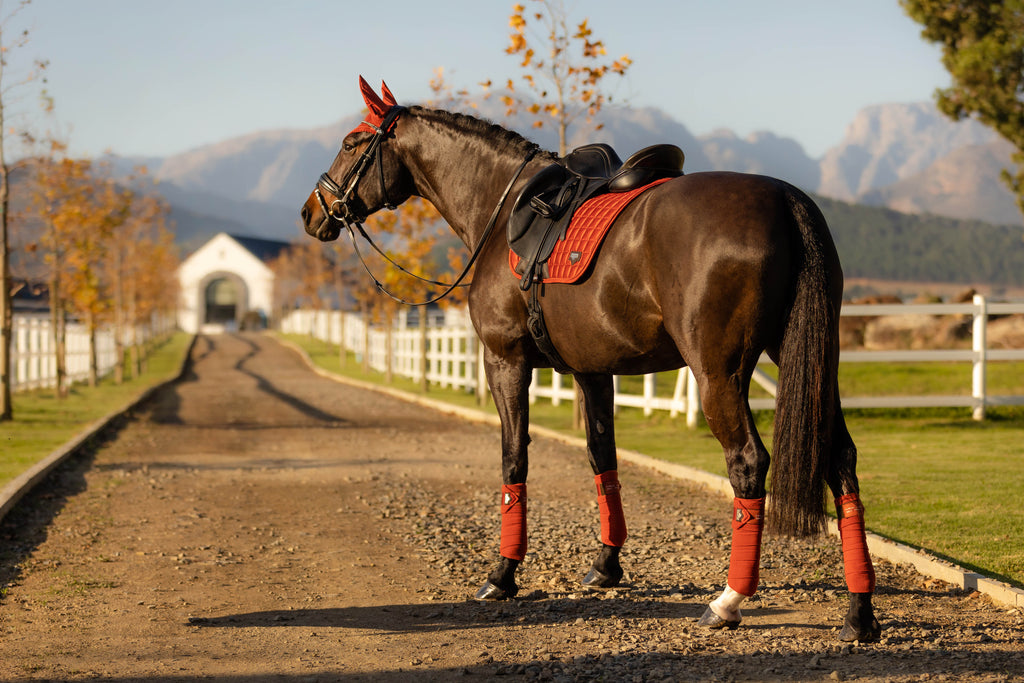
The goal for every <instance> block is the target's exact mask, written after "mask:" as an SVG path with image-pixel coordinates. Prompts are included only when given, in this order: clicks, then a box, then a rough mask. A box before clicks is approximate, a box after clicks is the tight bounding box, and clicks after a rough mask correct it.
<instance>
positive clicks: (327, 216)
mask: <svg viewBox="0 0 1024 683" xmlns="http://www.w3.org/2000/svg"><path fill="white" fill-rule="evenodd" d="M403 111H405V107H400V106H398V105H395V106H393V107H391V109H389V110H388V113H387V114H386V115H385V116H384V120H383V121H382V122H381V124H380V126H379V127H378V126H376V125H374V124H373V123H370V122H369V121H363V125H366V126H369V127H370V128H372V129H373V131H374V133H373V137H372V138H370V144H368V145H367V146H366V149H365V150H363V154H362V155H361V156H360V157H359V161H357V162H356V163H355V164H354V165H353V166H352V168H350V169H349V170H348V173H346V174H345V178H344V179H343V180H342V181H341V184H338V183H335V182H334V181H333V180H332V179H331V177H330V176H329V175H327V174H326V173H321V174H320V179H319V180H318V181H317V183H316V188H315V189H314V190H313V194H314V195H316V200H317V201H318V202H319V203H320V210H321V211H323V214H324V218H323V220H322V221H320V225H318V226H317V228H316V237H317V238H318V239H321V240H322V239H324V238H325V237H327V235H328V234H329V233H327V232H325V231H326V230H327V227H328V225H329V223H330V221H331V219H332V218H333V219H334V220H336V221H338V222H339V223H341V224H342V225H344V226H345V227H346V228H347V229H348V231H349V233H350V234H351V232H352V228H351V227H350V225H351V223H356V224H359V223H361V220H360V219H359V218H357V217H356V215H355V213H353V211H352V206H351V205H350V202H351V201H352V197H354V196H355V193H356V186H358V185H359V181H360V180H362V179H363V176H365V175H366V173H367V171H369V170H370V166H371V165H372V164H373V160H374V157H376V159H377V170H378V174H379V176H380V189H381V192H382V194H383V196H384V208H386V209H388V210H394V208H395V205H394V204H392V203H391V200H390V199H389V198H388V186H387V183H385V182H384V159H383V156H384V155H383V151H382V147H381V143H382V142H384V139H385V138H387V137H388V136H389V135H390V134H391V128H392V127H393V126H394V125H395V122H396V121H397V120H398V117H399V116H400V115H401V114H402V112H403ZM324 192H326V193H327V194H330V195H332V196H333V197H334V201H332V202H331V203H330V206H328V204H327V200H325V199H324ZM360 231H362V228H361V227H360Z"/></svg>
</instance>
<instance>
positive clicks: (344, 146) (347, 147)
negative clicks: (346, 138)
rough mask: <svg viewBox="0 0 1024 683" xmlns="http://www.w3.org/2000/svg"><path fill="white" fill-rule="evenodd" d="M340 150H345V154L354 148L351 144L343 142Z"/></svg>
mask: <svg viewBox="0 0 1024 683" xmlns="http://www.w3.org/2000/svg"><path fill="white" fill-rule="evenodd" d="M341 148H342V149H343V150H345V151H346V152H351V151H352V150H354V149H355V148H356V146H355V145H353V144H352V143H351V142H343V143H341Z"/></svg>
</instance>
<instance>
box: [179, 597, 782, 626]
mask: <svg viewBox="0 0 1024 683" xmlns="http://www.w3.org/2000/svg"><path fill="white" fill-rule="evenodd" d="M509 605H511V606H512V608H511V609H510V608H509ZM518 605H519V603H507V604H501V603H478V602H475V601H468V600H467V601H465V602H439V603H436V604H428V605H423V604H415V605H373V606H370V607H336V608H327V609H296V610H271V611H265V612H249V613H245V614H228V615H223V616H217V617H192V618H190V619H189V620H188V624H189V625H190V626H201V627H214V628H253V627H261V626H263V627H272V628H277V627H304V628H309V627H313V628H318V629H331V628H341V629H371V630H377V631H387V632H390V633H418V632H424V631H431V632H433V631H462V630H468V629H477V628H489V627H493V626H506V625H507V624H508V623H509V622H515V623H519V624H523V625H536V624H549V625H550V624H565V623H574V622H576V620H577V619H579V618H581V617H586V618H589V619H597V618H608V617H613V616H623V617H626V616H627V615H629V614H630V613H635V612H637V611H638V610H642V611H644V613H645V616H647V617H652V616H656V617H658V618H663V619H679V620H685V621H691V620H694V619H696V618H697V617H699V616H700V615H701V614H702V613H703V612H704V604H703V603H700V604H698V603H691V602H678V603H664V602H658V603H652V602H646V601H635V600H629V599H625V600H595V601H593V602H591V601H579V600H552V601H547V602H535V603H532V606H531V607H530V608H526V609H522V608H520V607H519V606H518ZM765 612H767V610H765Z"/></svg>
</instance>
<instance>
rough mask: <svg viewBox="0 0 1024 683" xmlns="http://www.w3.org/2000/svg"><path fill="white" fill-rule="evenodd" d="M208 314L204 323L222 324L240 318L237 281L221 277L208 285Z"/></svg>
mask: <svg viewBox="0 0 1024 683" xmlns="http://www.w3.org/2000/svg"><path fill="white" fill-rule="evenodd" d="M205 298H206V316H205V319H204V320H203V323H204V324H214V325H217V324H220V325H223V324H225V323H228V322H234V321H235V320H238V317H239V316H238V291H237V288H236V287H235V283H233V282H232V281H231V280H229V279H227V278H219V279H217V280H214V281H213V282H211V283H210V284H208V285H206V294H205Z"/></svg>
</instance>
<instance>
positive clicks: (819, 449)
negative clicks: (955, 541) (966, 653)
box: [300, 77, 881, 642]
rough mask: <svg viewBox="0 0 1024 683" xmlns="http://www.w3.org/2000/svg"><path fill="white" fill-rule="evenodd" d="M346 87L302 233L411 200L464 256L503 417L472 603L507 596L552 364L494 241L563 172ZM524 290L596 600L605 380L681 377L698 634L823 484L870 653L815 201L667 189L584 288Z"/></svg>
mask: <svg viewBox="0 0 1024 683" xmlns="http://www.w3.org/2000/svg"><path fill="white" fill-rule="evenodd" d="M359 84H360V90H361V92H362V95H363V98H364V102H365V103H366V107H367V111H368V114H367V117H366V119H365V120H364V121H363V122H362V123H361V124H360V125H359V126H357V127H356V128H355V129H354V130H353V131H352V132H351V133H349V134H348V135H346V136H345V138H344V140H343V142H342V145H341V149H340V150H339V152H338V154H337V156H336V158H335V159H334V161H333V163H332V164H331V166H330V167H329V169H328V170H327V172H326V173H324V174H323V175H321V176H320V179H319V181H318V182H317V184H316V186H315V188H314V190H313V191H312V192H311V193H310V195H309V198H308V199H307V200H306V202H305V203H304V205H303V206H302V209H301V212H300V213H301V218H302V223H303V226H304V229H305V231H306V232H307V233H308V234H309V235H310V236H313V237H316V238H318V239H320V240H323V241H327V240H333V239H337V238H338V237H339V235H340V234H341V232H342V231H343V230H347V231H348V232H349V234H353V233H352V231H353V229H354V228H357V229H358V230H359V231H360V232H362V221H364V220H365V219H366V218H367V217H368V216H370V215H371V214H373V213H374V212H376V211H378V210H380V209H382V208H385V207H387V208H394V207H395V206H397V205H399V204H401V203H402V202H404V201H405V200H407V199H408V198H410V197H412V196H418V197H422V198H425V199H427V200H428V201H430V202H431V203H432V204H433V205H434V206H435V207H436V208H437V210H438V211H439V212H440V214H441V216H442V217H443V218H444V219H445V220H446V221H447V223H448V224H449V225H450V227H451V228H452V230H453V231H454V232H455V233H456V234H457V235H458V237H459V238H461V240H462V241H463V242H464V243H465V244H466V246H467V247H468V248H469V249H470V250H471V251H472V252H473V258H472V259H471V263H472V262H473V261H475V268H476V269H475V271H474V274H473V278H472V283H471V285H470V289H469V297H468V298H469V311H470V317H471V319H472V322H473V325H474V327H475V329H476V332H477V334H478V335H479V338H480V341H481V343H482V345H483V360H484V365H485V372H486V377H487V381H488V384H489V385H490V390H491V393H492V395H493V399H494V404H495V407H496V409H497V413H498V416H499V418H500V423H501V474H502V487H501V496H500V519H501V525H500V529H501V531H500V548H499V553H500V554H499V557H498V560H497V565H496V566H495V568H494V569H493V571H492V572H491V573H490V574H489V575H488V576H487V578H486V580H485V581H484V583H483V584H482V586H481V587H480V588H479V590H478V591H477V592H476V595H475V597H476V598H477V599H478V600H502V599H508V598H513V597H514V596H515V595H516V594H517V592H518V590H519V587H518V585H517V583H516V579H515V574H516V569H517V567H518V566H519V565H520V563H521V562H522V561H523V559H524V558H525V555H526V549H527V523H526V522H527V516H526V509H527V504H526V503H527V495H526V481H527V472H528V457H527V445H528V443H529V441H530V438H529V434H528V426H529V401H528V393H527V392H528V388H529V385H530V381H531V375H532V370H533V369H534V368H544V367H552V361H551V360H550V357H549V355H547V354H545V353H544V352H543V351H542V350H541V349H540V348H538V344H537V342H536V341H535V338H534V337H533V336H532V335H531V333H530V331H529V329H528V307H529V302H528V299H529V297H530V294H527V293H526V292H524V291H523V289H522V288H521V287H520V282H519V280H517V279H516V277H515V276H514V275H513V274H512V272H511V270H510V268H509V244H508V242H507V240H506V239H502V238H501V237H500V236H498V235H496V234H495V233H494V230H493V228H494V226H495V224H497V223H500V222H501V221H507V219H508V216H509V213H510V210H511V209H510V207H509V202H507V201H506V199H507V198H508V197H509V196H510V195H512V194H514V193H515V192H516V191H517V190H519V189H521V188H522V187H523V186H524V184H525V183H526V182H527V180H528V179H529V178H531V177H533V176H534V175H535V174H536V173H537V172H539V171H540V170H541V169H543V168H546V167H549V166H550V165H551V164H553V163H556V162H558V158H557V157H556V155H554V154H553V153H551V152H547V151H544V150H541V149H540V148H539V147H538V146H537V145H536V144H535V143H533V142H530V141H529V140H527V139H526V138H524V137H523V136H521V135H519V134H518V133H515V132H513V131H510V130H507V129H506V128H504V127H502V126H499V125H495V124H492V123H490V122H487V121H484V120H482V119H479V118H476V117H474V116H470V115H465V114H459V113H453V112H448V111H443V110H436V109H430V108H426V107H422V106H408V107H404V106H400V105H399V104H398V103H397V101H396V100H395V97H394V95H393V94H392V93H391V92H390V90H389V89H388V88H387V85H386V84H383V83H382V85H381V93H380V95H378V94H377V93H376V92H375V91H374V90H373V88H372V87H371V86H369V85H368V84H367V83H366V81H365V80H364V79H363V78H362V77H360V79H359ZM364 234H365V233H364ZM456 284H457V282H456ZM534 287H543V296H542V297H540V303H541V306H542V311H543V316H544V318H545V319H546V320H547V321H548V333H549V337H550V342H551V343H552V344H553V345H554V347H555V348H556V349H557V352H558V354H559V355H560V357H561V360H562V361H563V362H564V364H565V365H566V366H567V367H568V368H569V369H570V371H571V373H572V376H573V377H574V378H575V381H576V384H577V388H578V391H579V394H580V398H581V401H582V404H583V409H584V418H585V431H586V444H587V456H588V459H589V462H590V466H591V468H592V469H593V472H594V478H595V484H596V486H597V494H598V503H599V512H600V515H599V516H600V528H601V534H600V536H601V545H600V547H599V548H598V552H597V556H596V558H595V559H594V561H593V563H592V565H591V567H590V568H589V571H587V573H586V575H585V577H584V578H583V579H582V583H583V585H584V586H585V587H586V588H588V589H593V590H600V589H607V588H611V587H614V586H617V585H619V584H620V582H621V580H622V577H623V569H622V566H621V563H620V561H619V556H620V550H621V548H622V546H623V544H624V542H625V540H626V536H627V530H626V524H625V519H624V515H623V511H622V493H621V485H620V483H619V481H618V473H617V459H616V447H615V431H614V420H613V393H614V392H613V385H612V376H613V375H614V374H620V375H622V374H644V373H651V372H660V371H667V370H672V369H677V368H680V367H683V366H688V367H689V368H690V370H691V371H692V372H693V375H694V377H695V378H696V381H697V385H698V387H699V391H700V399H701V405H702V407H703V412H704V416H705V418H706V420H707V424H708V427H709V428H710V430H711V432H712V433H713V434H714V436H715V437H716V438H717V439H718V441H719V442H720V443H721V446H722V449H723V452H724V456H725V461H726V464H727V467H728V475H729V482H730V484H731V486H732V489H733V493H734V499H733V513H732V519H731V523H732V546H731V551H730V561H729V571H728V576H727V581H726V585H725V587H724V588H723V589H722V592H721V593H720V594H719V595H718V597H716V598H715V599H714V600H712V601H711V602H710V603H709V604H708V605H707V607H706V609H705V611H704V613H703V616H701V618H700V620H699V624H700V625H701V626H703V627H706V628H709V629H723V628H725V629H735V628H737V627H738V626H739V624H740V622H741V620H742V612H741V611H740V606H741V604H742V602H743V601H744V600H745V599H747V598H749V597H751V596H753V595H754V594H755V593H756V591H757V586H758V580H759V564H760V549H761V540H762V534H763V531H764V530H765V529H767V530H769V531H770V532H776V533H780V534H785V535H790V536H795V537H800V536H808V535H813V534H817V533H820V532H821V531H822V530H823V528H824V525H825V520H826V510H825V496H826V486H827V488H828V490H829V491H830V492H831V494H832V495H833V497H834V499H835V503H836V511H837V515H838V517H839V528H840V533H841V545H842V551H843V566H844V576H845V580H846V584H847V588H848V591H849V595H850V601H849V608H848V611H847V613H846V615H845V618H844V623H843V628H842V629H841V631H840V633H839V639H840V640H842V641H847V642H849V641H856V640H859V641H872V640H876V639H877V638H878V637H879V635H880V633H881V626H880V624H879V622H878V620H877V619H876V618H875V614H874V608H873V605H872V595H873V593H874V589H875V573H874V567H873V565H872V563H871V558H870V556H869V554H868V550H867V544H866V538H865V527H864V507H863V504H862V503H861V500H860V489H859V485H858V480H857V474H856V464H857V450H856V447H855V445H854V442H853V439H852V437H851V436H850V432H849V430H848V429H847V426H846V422H845V419H844V416H843V412H842V407H841V405H840V399H839V390H838V379H837V376H838V359H839V342H838V320H839V310H840V305H841V300H842V292H843V275H842V270H841V267H840V263H839V257H838V254H837V252H836V249H835V245H834V243H833V241H832V237H831V234H830V233H829V228H828V225H827V223H826V220H825V218H824V216H823V215H822V213H821V211H820V210H819V208H818V207H817V206H816V205H815V203H814V202H813V201H812V200H811V199H810V198H809V197H808V196H807V195H806V194H804V193H803V192H802V191H800V190H799V189H797V188H796V187H794V186H792V185H790V184H788V183H786V182H784V181H781V180H778V179H775V178H771V177H767V176H760V175H752V174H743V173H730V172H702V173H689V174H684V175H679V176H678V177H675V178H672V179H670V180H667V181H665V182H662V183H660V184H658V185H657V186H656V187H653V188H652V189H649V190H648V191H646V192H644V193H643V194H640V195H639V196H638V197H637V198H636V199H634V200H633V201H632V202H631V203H630V204H629V205H628V206H626V207H625V208H624V209H623V210H622V212H621V213H620V214H619V215H618V218H617V219H616V220H615V223H614V225H613V226H612V229H611V230H610V231H609V233H608V234H607V236H606V237H605V239H604V242H603V244H602V245H601V246H600V253H599V254H598V257H597V258H596V259H595V260H594V262H593V263H591V264H590V266H589V271H588V273H587V275H586V277H585V278H584V279H583V280H582V281H581V282H579V283H577V284H548V285H543V284H535V285H534ZM762 352H766V353H767V354H768V356H769V357H770V358H771V359H772V361H773V362H775V363H776V364H777V365H778V371H779V379H778V392H777V402H776V412H775V416H774V425H773V442H772V455H771V456H769V453H768V451H767V449H766V447H765V445H764V443H763V442H762V440H761V437H760V435H759V434H758V432H757V429H756V426H755V423H754V419H753V416H752V414H751V411H750V406H749V403H748V390H749V386H750V380H751V374H752V372H753V370H754V368H755V366H756V364H757V362H758V359H759V358H760V357H761V354H762ZM769 464H771V470H772V480H771V481H772V486H771V488H772V490H771V495H770V499H769V497H768V492H767V477H768V470H769ZM766 499H768V503H769V504H768V505H767V506H766Z"/></svg>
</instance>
